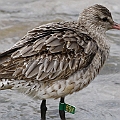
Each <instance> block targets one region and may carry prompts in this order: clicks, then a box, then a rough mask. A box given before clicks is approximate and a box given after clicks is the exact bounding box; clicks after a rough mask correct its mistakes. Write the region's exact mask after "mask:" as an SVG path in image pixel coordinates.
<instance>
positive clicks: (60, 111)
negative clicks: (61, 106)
mask: <svg viewBox="0 0 120 120" xmlns="http://www.w3.org/2000/svg"><path fill="white" fill-rule="evenodd" d="M60 103H65V102H64V97H61V98H60ZM59 115H60V118H61V120H66V119H65V111H64V110H59Z"/></svg>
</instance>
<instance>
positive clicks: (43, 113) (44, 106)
mask: <svg viewBox="0 0 120 120" xmlns="http://www.w3.org/2000/svg"><path fill="white" fill-rule="evenodd" d="M40 109H41V120H46V111H47V107H46V100H42V103H41V106H40Z"/></svg>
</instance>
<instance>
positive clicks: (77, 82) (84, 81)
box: [0, 4, 120, 120]
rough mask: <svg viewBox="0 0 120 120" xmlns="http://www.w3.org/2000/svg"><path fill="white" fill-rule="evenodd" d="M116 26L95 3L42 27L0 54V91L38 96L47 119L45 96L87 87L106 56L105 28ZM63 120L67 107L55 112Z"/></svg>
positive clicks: (43, 116) (61, 99)
mask: <svg viewBox="0 0 120 120" xmlns="http://www.w3.org/2000/svg"><path fill="white" fill-rule="evenodd" d="M111 29H118V30H120V24H118V23H116V22H114V21H113V18H112V15H111V12H110V11H109V10H108V9H107V8H106V7H105V6H103V5H99V4H95V5H92V6H90V7H88V8H86V9H84V10H83V12H81V13H80V15H79V17H78V20H76V21H69V22H68V21H62V22H53V23H47V24H44V25H40V26H38V27H36V28H34V29H32V30H30V31H28V32H27V34H26V35H25V36H24V37H23V38H21V39H20V40H19V41H18V42H16V43H15V44H14V45H13V46H12V47H11V48H10V49H8V50H6V51H5V52H3V53H0V90H5V89H12V90H18V91H20V92H23V93H24V94H26V95H28V96H31V97H33V98H37V99H40V100H42V102H41V105H40V109H41V120H46V111H47V107H46V99H49V98H53V99H58V98H60V103H65V96H67V95H69V94H72V93H74V92H78V91H80V90H82V89H83V88H85V87H87V86H88V85H89V84H90V83H91V81H92V80H94V78H95V77H96V76H97V75H98V74H99V71H100V69H101V68H102V66H103V65H104V63H105V61H106V60H107V58H108V56H109V51H110V45H109V40H108V39H107V37H106V31H107V30H111ZM59 115H60V119H61V120H66V117H65V111H64V110H59Z"/></svg>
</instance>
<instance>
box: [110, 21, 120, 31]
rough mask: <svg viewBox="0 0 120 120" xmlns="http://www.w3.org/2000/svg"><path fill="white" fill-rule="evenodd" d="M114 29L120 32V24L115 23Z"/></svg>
mask: <svg viewBox="0 0 120 120" xmlns="http://www.w3.org/2000/svg"><path fill="white" fill-rule="evenodd" d="M112 28H113V29H118V30H120V24H118V23H116V22H114V24H113V26H112Z"/></svg>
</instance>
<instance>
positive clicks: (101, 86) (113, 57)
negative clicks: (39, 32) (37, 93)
mask: <svg viewBox="0 0 120 120" xmlns="http://www.w3.org/2000/svg"><path fill="white" fill-rule="evenodd" d="M93 4H102V5H104V6H106V7H107V8H108V9H109V10H110V11H111V13H112V16H113V19H114V21H116V22H118V23H120V0H114V1H110V0H88V1H85V0H0V53H1V52H4V51H5V50H7V49H9V48H10V47H11V46H12V45H13V44H14V43H16V42H17V41H18V40H20V39H21V38H22V37H23V36H24V35H25V34H26V33H27V31H28V30H31V29H32V28H34V27H36V26H39V25H41V24H45V23H49V22H58V21H73V20H74V21H77V18H78V15H79V13H80V12H82V10H83V9H84V8H86V7H88V6H90V5H93ZM107 36H108V40H109V42H110V44H111V51H110V56H109V59H108V60H107V62H106V64H105V66H104V67H103V69H102V70H101V72H100V75H98V76H97V78H96V79H95V80H94V81H93V82H92V83H91V84H90V85H89V86H88V87H87V88H85V89H83V90H82V91H80V92H78V93H74V94H72V95H69V96H67V97H66V100H65V101H66V103H68V104H72V105H74V106H76V113H75V115H72V114H70V113H66V117H67V120H120V31H117V30H112V31H108V32H107ZM40 102H41V101H40V100H33V99H32V98H29V97H27V96H25V95H23V94H20V93H19V94H18V93H17V92H16V91H11V90H4V91H0V120H39V119H40V111H39V106H40ZM58 105H59V100H58V99H57V100H47V107H48V111H47V119H48V120H59V113H58Z"/></svg>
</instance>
